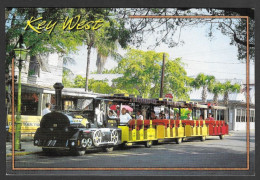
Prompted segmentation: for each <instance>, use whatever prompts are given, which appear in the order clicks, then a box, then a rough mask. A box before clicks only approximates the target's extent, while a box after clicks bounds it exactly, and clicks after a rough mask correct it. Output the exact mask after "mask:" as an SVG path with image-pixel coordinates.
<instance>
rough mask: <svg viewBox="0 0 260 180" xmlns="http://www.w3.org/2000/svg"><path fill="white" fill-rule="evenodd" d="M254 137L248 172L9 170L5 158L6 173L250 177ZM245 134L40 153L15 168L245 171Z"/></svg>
mask: <svg viewBox="0 0 260 180" xmlns="http://www.w3.org/2000/svg"><path fill="white" fill-rule="evenodd" d="M254 159H255V136H254V133H251V137H250V171H176V170H175V171H173V170H171V171H141V170H140V171H86V170H85V171H77V172H76V171H62V172H61V171H10V169H11V157H7V172H8V174H14V173H15V174H28V173H29V174H45V173H47V174H75V172H76V173H77V174H78V175H79V174H82V175H83V174H86V175H253V174H254ZM246 161H247V158H246V133H245V132H233V133H232V134H231V136H226V137H225V139H224V140H220V139H219V138H218V137H208V138H207V140H206V141H205V142H201V141H200V140H196V139H192V140H188V142H183V143H182V144H179V145H178V144H176V143H175V142H164V143H161V144H160V145H156V146H152V148H145V147H144V146H143V145H135V146H132V147H129V148H127V149H124V150H120V149H116V150H114V151H113V152H110V153H106V152H102V151H101V150H94V151H93V150H92V151H89V152H87V153H86V155H84V156H72V155H64V154H63V155H58V156H57V155H56V156H46V155H44V154H42V153H39V154H30V155H25V156H17V157H15V167H21V168H24V167H26V168H32V167H33V168H35V167H37V168H44V167H48V168H57V167H59V168H88V167H91V168H94V167H98V168H100V167H104V168H106V167H109V168H111V167H115V168H122V167H123V168H132V167H134V168H142V167H153V168H167V167H170V168H171V167H177V168H179V167H181V168H183V167H187V168H192V167H195V168H198V167H200V168H246Z"/></svg>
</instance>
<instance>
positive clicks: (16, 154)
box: [6, 152, 40, 157]
mask: <svg viewBox="0 0 260 180" xmlns="http://www.w3.org/2000/svg"><path fill="white" fill-rule="evenodd" d="M38 153H40V152H16V153H14V155H15V156H24V155H29V154H38ZM6 157H12V153H8V154H6Z"/></svg>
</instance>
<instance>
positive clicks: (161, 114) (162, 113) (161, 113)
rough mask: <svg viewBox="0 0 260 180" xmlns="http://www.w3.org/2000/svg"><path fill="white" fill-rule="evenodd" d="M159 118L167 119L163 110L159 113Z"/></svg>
mask: <svg viewBox="0 0 260 180" xmlns="http://www.w3.org/2000/svg"><path fill="white" fill-rule="evenodd" d="M159 119H166V117H165V114H164V112H163V111H161V112H160V113H159Z"/></svg>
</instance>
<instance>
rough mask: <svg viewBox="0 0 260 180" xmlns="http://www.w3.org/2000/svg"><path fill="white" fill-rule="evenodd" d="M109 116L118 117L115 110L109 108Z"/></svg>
mask: <svg viewBox="0 0 260 180" xmlns="http://www.w3.org/2000/svg"><path fill="white" fill-rule="evenodd" d="M108 117H109V118H117V117H116V115H115V113H114V111H113V110H109V113H108Z"/></svg>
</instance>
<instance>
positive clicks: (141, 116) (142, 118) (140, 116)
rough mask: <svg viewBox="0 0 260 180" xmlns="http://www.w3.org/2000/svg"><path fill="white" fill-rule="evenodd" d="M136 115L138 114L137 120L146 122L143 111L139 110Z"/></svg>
mask: <svg viewBox="0 0 260 180" xmlns="http://www.w3.org/2000/svg"><path fill="white" fill-rule="evenodd" d="M136 114H137V116H136V120H144V117H143V115H142V111H141V110H138V111H137V113H136Z"/></svg>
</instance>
